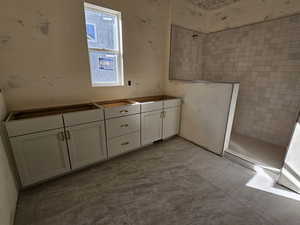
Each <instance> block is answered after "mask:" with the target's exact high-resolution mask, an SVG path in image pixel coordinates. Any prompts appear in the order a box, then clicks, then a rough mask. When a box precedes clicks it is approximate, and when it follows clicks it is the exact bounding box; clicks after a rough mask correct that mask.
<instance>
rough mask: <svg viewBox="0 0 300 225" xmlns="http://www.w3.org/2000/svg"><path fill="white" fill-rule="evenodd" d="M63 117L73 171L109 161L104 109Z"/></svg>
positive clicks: (68, 114) (67, 114)
mask: <svg viewBox="0 0 300 225" xmlns="http://www.w3.org/2000/svg"><path fill="white" fill-rule="evenodd" d="M63 117H64V122H65V138H66V140H67V144H68V148H69V154H70V163H71V168H72V170H76V169H79V168H82V167H86V166H89V165H91V164H94V163H97V162H101V161H104V160H107V150H106V140H105V125H104V121H103V120H104V115H103V110H102V109H95V110H89V111H82V112H71V113H65V114H63ZM95 121H96V122H95Z"/></svg>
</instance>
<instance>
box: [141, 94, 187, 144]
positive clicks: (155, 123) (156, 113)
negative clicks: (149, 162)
mask: <svg viewBox="0 0 300 225" xmlns="http://www.w3.org/2000/svg"><path fill="white" fill-rule="evenodd" d="M180 104H181V100H180V99H171V100H164V101H153V102H145V103H142V104H141V108H142V114H141V142H142V145H148V144H151V143H153V142H155V141H158V140H161V139H166V138H169V137H172V136H174V135H176V134H178V132H179V124H180Z"/></svg>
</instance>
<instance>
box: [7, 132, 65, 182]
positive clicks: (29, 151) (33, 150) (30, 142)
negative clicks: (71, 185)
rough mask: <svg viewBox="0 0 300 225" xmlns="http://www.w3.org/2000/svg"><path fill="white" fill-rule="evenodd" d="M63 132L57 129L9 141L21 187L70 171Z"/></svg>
mask: <svg viewBox="0 0 300 225" xmlns="http://www.w3.org/2000/svg"><path fill="white" fill-rule="evenodd" d="M63 137H64V130H63V129H57V130H51V131H46V132H40V133H36V134H28V135H23V136H19V137H13V138H11V139H10V141H11V145H12V148H13V153H14V156H15V160H16V164H17V167H18V171H19V175H20V179H21V182H22V185H23V186H27V185H30V184H33V183H37V182H39V181H42V180H46V179H48V178H51V177H55V176H58V175H61V174H64V173H66V172H68V171H70V163H69V158H68V157H69V156H68V148H67V143H66V142H65V141H64V138H63Z"/></svg>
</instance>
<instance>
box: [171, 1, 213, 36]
mask: <svg viewBox="0 0 300 225" xmlns="http://www.w3.org/2000/svg"><path fill="white" fill-rule="evenodd" d="M170 1H171V7H170V17H171V18H170V20H171V23H172V24H176V25H179V26H181V27H184V28H187V29H191V30H196V31H199V32H206V30H207V27H206V26H207V11H206V10H204V9H203V8H202V7H201V6H199V5H198V4H197V3H195V2H194V1H193V0H170Z"/></svg>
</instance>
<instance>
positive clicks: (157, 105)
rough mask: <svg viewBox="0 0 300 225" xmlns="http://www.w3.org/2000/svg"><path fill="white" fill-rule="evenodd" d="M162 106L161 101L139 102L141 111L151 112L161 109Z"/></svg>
mask: <svg viewBox="0 0 300 225" xmlns="http://www.w3.org/2000/svg"><path fill="white" fill-rule="evenodd" d="M162 108H163V101H156V102H145V103H142V104H141V110H142V112H151V111H157V110H161V109H162Z"/></svg>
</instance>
